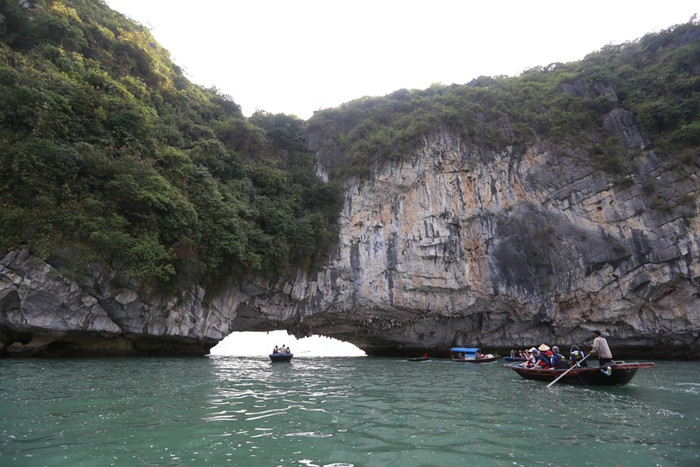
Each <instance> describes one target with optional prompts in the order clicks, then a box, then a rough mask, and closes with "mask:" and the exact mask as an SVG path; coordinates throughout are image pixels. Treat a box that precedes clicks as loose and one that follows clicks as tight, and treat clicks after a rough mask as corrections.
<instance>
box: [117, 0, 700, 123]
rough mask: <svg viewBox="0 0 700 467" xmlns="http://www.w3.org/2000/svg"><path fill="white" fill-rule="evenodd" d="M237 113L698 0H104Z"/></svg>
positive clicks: (307, 106)
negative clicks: (236, 107) (140, 26)
mask: <svg viewBox="0 0 700 467" xmlns="http://www.w3.org/2000/svg"><path fill="white" fill-rule="evenodd" d="M107 3H108V4H109V5H110V6H111V7H112V8H114V9H115V10H117V11H119V12H121V13H123V14H125V15H126V16H128V17H131V18H132V19H134V20H136V21H138V22H140V23H141V24H143V25H144V26H146V27H148V28H149V29H150V30H151V32H152V34H153V35H154V36H155V38H156V40H157V41H158V42H159V43H160V44H161V45H162V46H163V47H165V48H166V49H168V50H169V51H170V53H171V56H172V58H173V61H174V62H175V63H176V64H177V65H179V66H180V67H182V68H183V69H184V70H185V72H186V73H187V75H188V77H189V78H190V79H191V80H192V81H194V82H195V83H197V84H200V85H203V86H207V87H209V86H216V87H217V88H218V89H219V90H220V91H221V92H223V93H224V94H227V95H229V96H231V98H233V100H234V101H235V102H236V103H238V104H239V105H240V106H241V107H242V109H243V113H244V114H245V115H250V114H252V113H253V112H255V111H256V110H258V109H260V110H266V111H268V112H272V113H286V114H293V115H297V116H299V117H301V118H304V119H307V118H309V117H310V116H311V115H312V113H313V112H314V111H315V110H318V109H321V108H327V107H336V106H338V105H340V104H342V103H344V102H347V101H350V100H353V99H357V98H360V97H363V96H383V95H386V94H389V93H391V92H393V91H396V90H398V89H403V88H406V89H425V88H428V87H430V85H431V84H434V83H442V84H447V85H448V84H452V83H460V84H462V83H467V82H469V81H471V80H472V79H473V78H475V77H478V76H481V75H486V76H495V75H510V76H515V75H518V74H520V72H522V71H523V70H525V69H527V68H531V67H534V66H539V65H542V66H546V65H548V64H550V63H554V62H569V61H575V60H580V59H582V58H583V57H584V56H585V55H586V54H588V53H590V52H594V51H596V50H599V49H600V48H601V47H603V46H605V45H607V44H618V43H622V42H626V41H631V40H635V39H638V38H640V37H642V36H643V35H644V34H646V33H648V32H658V31H661V30H663V29H666V28H668V27H670V26H672V25H675V24H680V23H685V22H687V21H688V20H689V19H690V17H691V16H692V15H693V14H695V13H698V11H699V10H700V6H698V5H700V4H698V2H697V0H693V1H689V0H665V1H659V0H651V1H649V0H636V1H631V0H629V1H628V0H588V1H585V2H571V1H566V0H530V1H527V0H500V1H496V0H493V1H476V0H429V1H428V0H425V1H414V0H352V1H349V0H198V1H196V2H193V1H192V0H107Z"/></svg>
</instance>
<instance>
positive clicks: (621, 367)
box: [503, 361, 655, 386]
mask: <svg viewBox="0 0 700 467" xmlns="http://www.w3.org/2000/svg"><path fill="white" fill-rule="evenodd" d="M654 366H655V364H654V363H653V362H647V363H637V362H633V363H627V362H617V361H616V362H613V363H612V364H611V365H610V368H611V371H610V374H609V375H606V374H605V373H603V372H602V371H601V368H599V367H592V368H573V369H569V370H568V373H567V374H566V375H564V377H563V378H561V379H560V380H559V382H561V383H567V384H580V385H584V386H624V385H625V384H627V383H629V382H630V381H631V380H632V378H634V375H635V374H636V373H637V370H639V369H640V368H654ZM503 367H504V368H510V369H511V370H513V371H515V372H516V373H518V374H519V375H520V376H522V377H523V378H525V379H530V380H534V381H547V382H552V381H554V380H555V379H557V378H558V377H559V376H561V375H562V374H563V373H564V372H566V371H567V370H565V369H564V370H559V369H548V370H543V369H540V368H525V367H523V366H521V365H520V364H518V363H511V364H508V365H503Z"/></svg>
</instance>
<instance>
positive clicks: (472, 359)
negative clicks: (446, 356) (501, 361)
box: [450, 347, 499, 363]
mask: <svg viewBox="0 0 700 467" xmlns="http://www.w3.org/2000/svg"><path fill="white" fill-rule="evenodd" d="M450 355H451V356H452V361H454V362H459V363H488V362H493V361H495V360H498V358H499V356H498V355H494V354H491V353H489V354H484V353H482V352H481V350H480V349H479V348H478V347H452V348H451V349H450Z"/></svg>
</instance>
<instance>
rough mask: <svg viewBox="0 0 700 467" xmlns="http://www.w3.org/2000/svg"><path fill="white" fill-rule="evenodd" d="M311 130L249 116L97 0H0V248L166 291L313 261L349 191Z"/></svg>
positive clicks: (289, 120) (286, 119)
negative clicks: (316, 160) (325, 170)
mask: <svg viewBox="0 0 700 467" xmlns="http://www.w3.org/2000/svg"><path fill="white" fill-rule="evenodd" d="M20 3H23V4H24V5H25V6H22V5H20ZM26 5H31V6H30V7H26ZM304 131H305V130H304V122H303V121H301V120H300V119H298V118H296V117H291V116H286V115H269V114H266V113H258V114H256V115H255V116H254V117H253V118H250V119H246V118H245V117H243V115H242V114H241V111H240V108H239V106H238V105H237V104H236V103H234V102H233V101H232V100H231V99H230V98H229V97H227V96H223V95H221V94H220V93H219V92H217V91H216V90H215V89H203V88H201V87H198V86H196V85H194V84H192V83H191V82H190V81H188V80H187V79H186V78H185V76H184V75H183V73H182V71H181V70H180V69H179V68H178V67H177V66H176V65H174V64H173V63H172V62H171V60H170V57H169V54H168V52H167V51H165V50H164V49H163V48H162V47H161V46H160V45H159V44H158V43H157V42H156V41H155V40H154V39H153V37H152V36H151V34H150V33H149V31H148V30H147V29H145V28H144V27H142V26H141V25H138V24H135V23H134V22H132V21H130V20H128V19H126V18H125V17H124V16H122V15H121V14H119V13H117V12H115V11H113V10H111V9H110V8H108V7H107V6H106V5H105V4H104V3H103V2H102V1H94V0H65V1H51V0H37V1H31V2H17V1H16V0H0V203H1V204H2V209H1V210H0V252H3V251H7V250H9V249H14V248H17V247H19V246H22V245H26V246H28V247H30V248H31V250H32V252H33V253H34V254H36V255H38V256H40V257H42V258H44V259H47V260H48V261H49V262H51V263H53V264H56V265H59V266H61V267H64V268H69V269H73V270H75V271H79V270H82V269H84V268H85V267H86V266H87V265H89V264H108V265H109V267H110V268H112V269H113V270H115V271H117V272H118V273H120V274H121V275H122V276H124V277H132V278H138V279H142V280H146V281H157V282H158V283H160V284H166V283H169V284H171V285H187V284H191V283H193V282H200V283H205V284H222V283H225V282H226V281H231V280H236V279H237V278H241V277H243V276H244V275H246V274H253V275H260V276H264V277H269V278H278V277H281V276H283V275H284V274H285V273H286V272H287V271H288V270H289V268H290V266H301V267H306V268H308V267H313V266H314V265H316V264H318V263H319V262H320V261H321V260H323V258H324V255H325V254H326V252H327V251H328V249H329V244H330V242H331V241H332V239H333V238H334V233H333V231H334V225H335V219H336V216H337V212H338V210H339V199H340V198H339V192H338V190H334V189H332V188H331V187H330V186H328V185H327V184H324V183H321V182H320V181H319V180H318V179H317V178H316V177H315V176H314V173H313V170H312V165H313V157H312V154H311V153H310V152H309V151H308V149H307V147H306V146H307V145H306V142H305V133H304Z"/></svg>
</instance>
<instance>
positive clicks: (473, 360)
mask: <svg viewBox="0 0 700 467" xmlns="http://www.w3.org/2000/svg"><path fill="white" fill-rule="evenodd" d="M499 358H500V357H499V356H498V355H491V356H486V357H483V358H453V359H452V361H453V362H457V363H489V362H495V361H496V360H498V359H499Z"/></svg>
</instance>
